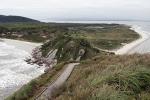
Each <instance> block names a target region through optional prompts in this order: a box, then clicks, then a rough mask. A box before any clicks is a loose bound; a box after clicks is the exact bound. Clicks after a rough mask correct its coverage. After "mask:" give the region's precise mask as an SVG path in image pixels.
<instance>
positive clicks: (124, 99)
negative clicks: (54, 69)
mask: <svg viewBox="0 0 150 100" xmlns="http://www.w3.org/2000/svg"><path fill="white" fill-rule="evenodd" d="M127 59H128V60H127ZM149 62H150V55H130V56H125V55H123V56H116V55H112V56H101V57H95V58H93V59H92V60H90V59H89V60H87V61H83V62H82V63H81V64H80V65H79V66H78V67H76V69H75V70H74V72H73V74H72V75H71V77H70V78H69V80H68V81H67V83H66V84H65V85H64V87H65V89H64V92H62V93H61V94H60V95H59V96H57V97H56V100H136V99H140V100H149V99H147V98H150V92H149V91H150V87H149V86H150V67H149V66H150V63H149Z"/></svg>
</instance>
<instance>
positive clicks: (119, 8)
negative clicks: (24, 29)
mask: <svg viewBox="0 0 150 100" xmlns="http://www.w3.org/2000/svg"><path fill="white" fill-rule="evenodd" d="M0 2H1V3H0V14H3V15H21V16H25V17H30V18H35V19H39V20H55V19H57V20H58V19H59V20H63V19H68V20H69V19H140V20H150V0H0Z"/></svg>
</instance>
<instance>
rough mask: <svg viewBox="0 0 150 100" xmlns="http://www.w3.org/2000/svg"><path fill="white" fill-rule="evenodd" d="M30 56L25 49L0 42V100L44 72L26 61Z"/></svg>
mask: <svg viewBox="0 0 150 100" xmlns="http://www.w3.org/2000/svg"><path fill="white" fill-rule="evenodd" d="M29 56H30V53H28V52H26V51H24V50H23V49H18V48H17V47H15V46H12V45H8V44H6V43H4V42H0V100H3V99H4V98H6V97H7V96H8V95H10V94H12V93H13V92H14V91H16V90H18V89H19V88H20V87H21V86H22V85H24V84H26V83H27V82H29V81H30V80H32V79H33V78H35V77H37V76H39V75H41V74H42V73H43V72H44V68H42V67H40V68H39V66H37V65H29V64H27V63H26V62H25V61H24V60H25V58H26V57H29Z"/></svg>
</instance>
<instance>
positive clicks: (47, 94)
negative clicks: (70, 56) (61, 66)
mask: <svg viewBox="0 0 150 100" xmlns="http://www.w3.org/2000/svg"><path fill="white" fill-rule="evenodd" d="M76 65H79V63H70V64H68V66H67V68H66V69H65V71H64V72H63V73H62V74H61V75H60V76H59V77H58V79H57V80H56V81H55V82H54V83H53V84H51V85H50V86H48V87H47V89H46V90H45V91H44V92H43V93H42V94H41V96H39V97H38V98H37V99H36V100H51V98H52V94H53V93H55V92H56V91H57V90H58V89H59V88H60V87H61V86H62V85H63V84H64V83H65V82H66V81H67V79H68V78H69V76H70V75H71V73H72V71H73V69H74V67H75V66H76Z"/></svg>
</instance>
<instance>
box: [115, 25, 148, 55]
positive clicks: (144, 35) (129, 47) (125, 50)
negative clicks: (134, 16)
mask: <svg viewBox="0 0 150 100" xmlns="http://www.w3.org/2000/svg"><path fill="white" fill-rule="evenodd" d="M131 29H132V30H134V31H136V32H137V33H138V34H139V35H140V38H139V39H137V40H135V41H133V42H131V43H129V44H126V45H125V46H123V47H121V48H120V49H118V50H116V51H114V52H115V54H118V55H123V54H133V53H138V50H137V52H136V50H134V51H133V49H134V48H136V47H137V46H138V45H140V44H142V43H143V42H145V41H147V40H148V39H149V38H150V35H149V34H148V32H145V31H143V30H142V29H141V28H140V27H139V26H136V25H133V26H132V28H131Z"/></svg>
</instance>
